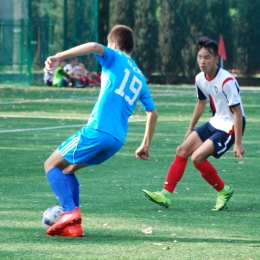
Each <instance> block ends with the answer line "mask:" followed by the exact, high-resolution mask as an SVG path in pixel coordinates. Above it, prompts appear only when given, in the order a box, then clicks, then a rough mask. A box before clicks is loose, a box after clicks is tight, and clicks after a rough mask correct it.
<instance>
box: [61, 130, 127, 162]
mask: <svg viewBox="0 0 260 260" xmlns="http://www.w3.org/2000/svg"><path fill="white" fill-rule="evenodd" d="M122 146H123V143H121V142H120V141H118V140H117V139H116V138H114V137H113V136H111V135H109V134H107V133H105V132H101V131H98V130H96V129H93V128H87V127H83V128H82V129H81V130H79V131H78V132H77V133H76V134H74V135H73V136H71V137H69V138H68V139H67V140H66V141H65V142H63V143H62V144H61V145H60V146H59V147H58V150H59V152H60V154H61V156H62V157H63V158H64V159H65V160H66V161H68V162H69V163H70V164H87V165H98V164H101V163H103V162H104V161H106V160H107V159H109V158H110V157H111V156H113V155H114V154H115V153H117V152H118V151H119V150H120V149H121V148H122Z"/></svg>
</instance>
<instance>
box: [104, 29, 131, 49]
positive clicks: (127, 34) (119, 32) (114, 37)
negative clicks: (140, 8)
mask: <svg viewBox="0 0 260 260" xmlns="http://www.w3.org/2000/svg"><path fill="white" fill-rule="evenodd" d="M107 39H108V41H112V42H114V43H116V44H117V45H118V47H119V49H120V50H121V51H125V52H126V53H131V52H132V51H133V49H134V33H133V30H132V29H131V28H130V27H128V26H126V25H116V26H114V27H113V28H112V29H111V31H110V33H109V34H108V36H107Z"/></svg>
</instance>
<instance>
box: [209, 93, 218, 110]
mask: <svg viewBox="0 0 260 260" xmlns="http://www.w3.org/2000/svg"><path fill="white" fill-rule="evenodd" d="M209 102H210V104H211V107H212V109H213V111H214V114H215V113H216V112H217V110H216V106H215V104H214V101H213V98H212V97H211V95H209Z"/></svg>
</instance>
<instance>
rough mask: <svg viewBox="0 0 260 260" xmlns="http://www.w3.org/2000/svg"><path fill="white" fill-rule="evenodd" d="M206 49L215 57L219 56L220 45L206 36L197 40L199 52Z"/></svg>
mask: <svg viewBox="0 0 260 260" xmlns="http://www.w3.org/2000/svg"><path fill="white" fill-rule="evenodd" d="M202 48H205V49H207V50H208V51H209V52H210V53H211V54H213V55H214V56H218V43H217V42H216V41H214V40H212V39H209V38H208V37H206V36H203V37H200V38H198V40H197V50H198V51H199V50H200V49H202Z"/></svg>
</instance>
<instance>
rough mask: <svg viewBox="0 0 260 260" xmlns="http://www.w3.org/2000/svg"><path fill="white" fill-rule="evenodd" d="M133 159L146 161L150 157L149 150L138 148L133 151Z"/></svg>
mask: <svg viewBox="0 0 260 260" xmlns="http://www.w3.org/2000/svg"><path fill="white" fill-rule="evenodd" d="M135 157H136V158H138V159H140V160H148V159H149V157H150V153H149V149H148V148H145V147H142V146H140V147H139V148H138V149H137V150H136V151H135Z"/></svg>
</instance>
